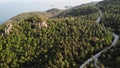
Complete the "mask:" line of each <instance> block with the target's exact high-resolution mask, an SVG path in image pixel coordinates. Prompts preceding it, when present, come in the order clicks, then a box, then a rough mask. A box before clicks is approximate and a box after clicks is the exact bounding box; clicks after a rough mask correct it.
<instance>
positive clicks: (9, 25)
mask: <svg viewBox="0 0 120 68" xmlns="http://www.w3.org/2000/svg"><path fill="white" fill-rule="evenodd" d="M12 26H13V25H12V24H10V23H9V24H7V27H6V28H5V35H9V34H10V30H11V28H12Z"/></svg>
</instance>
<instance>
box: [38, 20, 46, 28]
mask: <svg viewBox="0 0 120 68" xmlns="http://www.w3.org/2000/svg"><path fill="white" fill-rule="evenodd" d="M36 24H37V25H38V26H39V28H47V27H48V24H47V22H46V21H39V22H37V23H36Z"/></svg>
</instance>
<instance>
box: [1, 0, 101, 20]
mask: <svg viewBox="0 0 120 68" xmlns="http://www.w3.org/2000/svg"><path fill="white" fill-rule="evenodd" d="M95 1H101V0H0V20H4V19H9V18H10V17H12V16H15V15H17V14H20V13H22V12H30V11H45V10H48V9H51V8H60V9H63V8H64V6H66V5H67V6H76V5H80V4H83V3H88V2H95Z"/></svg>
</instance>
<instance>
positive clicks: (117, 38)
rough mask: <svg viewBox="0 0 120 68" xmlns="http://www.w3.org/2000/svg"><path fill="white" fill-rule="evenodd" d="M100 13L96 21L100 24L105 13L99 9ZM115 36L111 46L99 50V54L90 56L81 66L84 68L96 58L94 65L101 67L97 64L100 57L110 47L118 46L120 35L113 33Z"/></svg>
mask: <svg viewBox="0 0 120 68" xmlns="http://www.w3.org/2000/svg"><path fill="white" fill-rule="evenodd" d="M99 13H100V16H99V17H98V19H97V20H96V23H98V24H99V22H100V20H101V17H102V16H103V13H102V11H101V10H99ZM113 36H114V40H113V42H112V44H111V45H110V46H109V47H106V48H105V49H103V50H102V51H100V52H98V53H97V54H95V55H94V56H93V57H91V58H89V59H88V60H86V61H85V62H84V63H83V64H82V65H81V66H80V68H84V67H85V66H86V65H87V64H89V63H90V62H92V61H93V60H94V66H95V67H96V68H100V67H99V66H98V65H97V62H98V57H99V56H100V55H101V54H102V53H103V52H104V51H105V50H107V49H110V48H111V47H114V46H116V44H117V42H118V40H119V35H117V34H115V33H113Z"/></svg>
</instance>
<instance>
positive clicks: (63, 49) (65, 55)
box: [0, 0, 120, 68]
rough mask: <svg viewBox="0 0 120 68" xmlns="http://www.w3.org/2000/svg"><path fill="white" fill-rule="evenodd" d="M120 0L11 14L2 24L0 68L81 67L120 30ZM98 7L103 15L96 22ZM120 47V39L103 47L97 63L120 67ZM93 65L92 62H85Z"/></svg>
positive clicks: (102, 66)
mask: <svg viewBox="0 0 120 68" xmlns="http://www.w3.org/2000/svg"><path fill="white" fill-rule="evenodd" d="M119 3H120V2H119V0H105V1H101V2H99V3H98V4H94V5H86V6H82V7H81V6H77V7H76V8H72V9H69V10H65V11H62V10H59V9H51V10H48V11H46V12H40V13H39V12H36V13H34V12H33V13H32V12H31V13H25V14H22V15H21V14H20V15H18V16H15V17H13V18H11V19H10V20H8V21H7V22H6V23H4V24H2V25H0V40H1V41H0V68H79V67H80V66H81V65H82V64H83V63H84V62H85V61H86V60H87V59H89V58H91V57H93V56H94V55H95V54H97V53H98V52H100V51H102V50H103V49H104V48H106V47H109V46H110V45H111V43H112V42H113V39H114V37H113V33H112V32H115V33H118V34H119V30H120V28H119V27H120V26H119V20H120V17H119V16H120V14H119V9H118V8H119ZM109 7H111V8H109ZM99 10H102V12H103V17H102V19H101V21H100V24H97V23H96V20H97V18H98V17H99ZM49 14H50V15H49ZM110 31H112V32H110ZM119 47H120V41H119V43H117V45H116V46H115V47H113V48H112V49H110V50H106V51H104V53H102V55H101V56H100V57H99V62H98V65H100V67H101V68H106V67H109V68H119V67H120V53H119V51H120V48H119ZM94 67H95V66H94V64H93V62H91V63H90V64H88V65H87V66H86V68H94Z"/></svg>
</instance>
